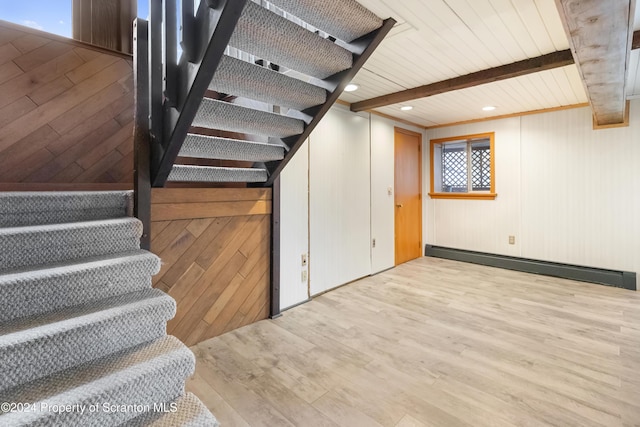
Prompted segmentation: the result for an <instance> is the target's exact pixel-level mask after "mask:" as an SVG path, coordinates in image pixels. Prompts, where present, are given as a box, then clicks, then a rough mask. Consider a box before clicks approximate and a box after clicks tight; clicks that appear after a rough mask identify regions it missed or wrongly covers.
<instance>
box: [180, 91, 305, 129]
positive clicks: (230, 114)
mask: <svg viewBox="0 0 640 427" xmlns="http://www.w3.org/2000/svg"><path fill="white" fill-rule="evenodd" d="M193 126H197V127H203V128H209V129H219V130H224V131H228V132H238V133H248V134H253V135H263V136H271V137H277V138H285V137H287V136H292V135H298V134H301V133H302V132H303V130H304V122H303V121H302V120H297V119H293V118H291V117H285V116H281V115H280V114H274V113H270V112H267V111H260V110H254V109H252V108H247V107H241V106H239V105H235V104H230V103H228V102H222V101H217V100H214V99H209V98H204V99H203V100H202V102H201V103H200V108H199V109H198V113H197V114H196V117H195V119H194V121H193Z"/></svg>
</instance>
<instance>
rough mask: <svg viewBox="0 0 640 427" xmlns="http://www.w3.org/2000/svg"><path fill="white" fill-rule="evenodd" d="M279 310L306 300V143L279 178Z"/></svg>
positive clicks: (307, 250)
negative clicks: (304, 257) (302, 257)
mask: <svg viewBox="0 0 640 427" xmlns="http://www.w3.org/2000/svg"><path fill="white" fill-rule="evenodd" d="M280 198H281V200H280V308H281V309H285V308H287V307H291V306H292V305H296V304H299V303H300V302H303V301H305V300H307V299H308V298H309V292H308V280H309V279H308V277H309V276H308V274H307V280H302V272H303V271H304V270H307V267H302V259H301V256H302V254H308V253H309V142H308V141H307V142H305V143H304V145H303V146H302V147H301V148H300V150H298V152H297V153H296V155H295V156H294V157H293V159H291V161H290V162H289V164H288V165H287V167H285V168H284V170H283V171H282V175H280Z"/></svg>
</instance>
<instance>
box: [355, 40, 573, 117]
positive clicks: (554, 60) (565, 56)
mask: <svg viewBox="0 0 640 427" xmlns="http://www.w3.org/2000/svg"><path fill="white" fill-rule="evenodd" d="M571 64H573V57H572V55H571V51H569V50H562V51H559V52H553V53H550V54H547V55H542V56H539V57H536V58H531V59H525V60H523V61H518V62H514V63H511V64H507V65H502V66H499V67H495V68H489V69H487V70H482V71H477V72H475V73H471V74H467V75H464V76H460V77H454V78H452V79H448V80H443V81H440V82H436V83H432V84H428V85H424V86H420V87H416V88H413V89H407V90H403V91H400V92H396V93H392V94H389V95H383V96H379V97H376V98H372V99H367V100H364V101H360V102H356V103H353V104H351V111H356V112H357V111H365V110H370V109H372V108H378V107H383V106H386V105H392V104H398V103H402V102H407V101H411V100H414V99H419V98H426V97H429V96H433V95H437V94H440V93H445V92H450V91H454V90H460V89H465V88H469V87H473V86H478V85H482V84H486V83H492V82H497V81H500V80H505V79H510V78H514V77H519V76H524V75H527V74H531V73H536V72H539V71H544V70H550V69H553V68H557V67H564V66H566V65H571Z"/></svg>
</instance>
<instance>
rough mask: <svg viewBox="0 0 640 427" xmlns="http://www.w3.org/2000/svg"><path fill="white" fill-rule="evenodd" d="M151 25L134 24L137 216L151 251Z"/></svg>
mask: <svg viewBox="0 0 640 427" xmlns="http://www.w3.org/2000/svg"><path fill="white" fill-rule="evenodd" d="M148 37H149V29H148V22H147V21H145V20H144V19H140V18H136V19H135V20H134V21H133V70H134V73H133V79H134V87H135V94H134V96H135V113H134V133H133V144H134V159H133V164H134V180H133V187H134V207H133V209H134V212H133V214H134V216H135V217H136V218H138V219H139V220H140V221H141V222H142V226H143V231H142V237H141V239H140V247H141V248H142V249H146V250H149V249H151V167H150V160H151V150H150V144H151V135H150V132H149V130H150V129H149V79H148V78H149V56H148V49H149V44H148Z"/></svg>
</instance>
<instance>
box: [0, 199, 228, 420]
mask: <svg viewBox="0 0 640 427" xmlns="http://www.w3.org/2000/svg"><path fill="white" fill-rule="evenodd" d="M131 205H132V194H131V193H130V192H55V193H1V194H0V404H2V405H1V407H0V426H3V427H9V426H27V425H29V426H67V425H68V426H100V427H102V426H116V425H127V426H146V425H153V426H214V425H217V422H216V420H215V418H214V417H213V415H212V414H211V413H210V412H209V411H208V410H207V409H206V408H205V407H204V406H203V405H202V403H201V402H200V401H199V400H198V399H197V398H196V397H195V396H193V395H190V394H187V395H185V393H184V384H185V380H186V379H187V378H188V377H189V376H190V375H191V374H192V373H193V371H194V368H195V359H194V356H193V354H192V353H191V351H190V350H189V349H188V348H187V347H185V346H184V345H183V344H182V343H181V342H180V341H178V340H177V339H176V338H174V337H171V336H167V335H166V322H167V321H168V320H169V319H171V318H172V317H173V316H174V314H175V310H176V305H175V301H174V300H173V299H172V298H171V297H169V296H168V295H166V294H165V293H163V292H162V291H160V290H157V289H152V288H151V276H152V275H154V274H156V273H157V272H158V271H159V269H160V259H159V258H158V257H156V256H155V255H153V254H151V253H149V252H146V251H142V250H140V235H141V233H142V225H141V223H140V222H139V221H138V220H137V219H135V218H132V217H131V216H130V215H131ZM7 404H8V406H7ZM62 409H64V411H62Z"/></svg>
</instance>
